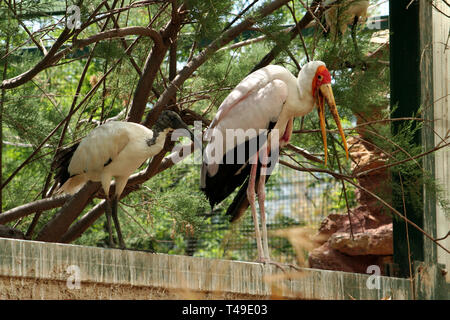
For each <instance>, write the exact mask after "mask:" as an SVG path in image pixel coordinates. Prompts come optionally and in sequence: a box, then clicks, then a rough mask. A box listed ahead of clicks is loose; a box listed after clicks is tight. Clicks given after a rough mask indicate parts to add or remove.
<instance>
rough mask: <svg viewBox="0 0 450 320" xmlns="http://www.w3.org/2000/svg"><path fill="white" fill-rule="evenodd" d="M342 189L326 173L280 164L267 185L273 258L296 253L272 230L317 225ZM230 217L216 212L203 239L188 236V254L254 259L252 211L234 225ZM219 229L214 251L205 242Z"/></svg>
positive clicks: (291, 258)
mask: <svg viewBox="0 0 450 320" xmlns="http://www.w3.org/2000/svg"><path fill="white" fill-rule="evenodd" d="M340 192H341V189H340V185H339V184H338V183H336V181H335V180H333V179H329V178H328V177H327V176H326V175H321V174H314V176H313V175H311V174H310V173H307V172H299V171H295V170H292V169H290V168H288V167H285V166H282V165H279V166H278V168H277V169H276V171H275V172H274V174H273V176H272V177H271V178H270V179H269V182H268V184H267V186H266V201H265V208H266V215H267V229H268V232H269V249H270V253H271V257H273V258H274V259H276V261H280V262H294V260H295V259H296V255H295V252H294V249H293V248H292V246H291V245H290V243H289V241H288V240H287V239H285V238H282V237H276V236H274V235H271V231H274V230H280V229H286V228H290V227H295V226H307V227H313V228H314V227H315V228H317V227H318V226H319V225H320V223H321V222H322V220H323V219H324V218H325V217H326V216H327V215H328V214H329V213H331V212H332V211H333V207H334V206H335V204H336V199H337V198H339V195H340ZM257 209H258V212H259V208H258V207H257ZM227 219H228V217H226V216H224V215H220V214H217V215H213V216H212V218H211V224H208V225H206V227H205V228H204V229H203V230H202V233H203V236H202V239H203V241H199V240H194V239H188V243H187V247H188V250H187V253H188V254H194V252H195V254H196V255H203V256H209V257H216V258H230V259H239V260H246V261H254V260H255V259H256V257H257V247H256V240H255V228H254V224H253V219H252V215H251V214H250V210H247V213H246V214H245V215H244V217H242V218H241V219H240V220H239V221H238V222H237V223H236V224H235V225H231V226H230V225H229V223H228V221H227ZM217 232H225V237H224V240H223V241H222V242H221V243H220V244H219V246H220V249H219V250H216V251H214V248H208V247H205V246H204V244H209V245H210V244H211V243H212V240H214V239H212V237H214V236H216V234H217ZM208 235H210V236H211V238H209V236H208Z"/></svg>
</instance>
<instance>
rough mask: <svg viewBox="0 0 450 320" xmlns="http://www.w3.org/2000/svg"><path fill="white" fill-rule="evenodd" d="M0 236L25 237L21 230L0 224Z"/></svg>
mask: <svg viewBox="0 0 450 320" xmlns="http://www.w3.org/2000/svg"><path fill="white" fill-rule="evenodd" d="M0 238H12V239H25V235H24V234H23V232H22V231H19V230H17V229H14V228H11V227H8V226H4V225H1V224H0Z"/></svg>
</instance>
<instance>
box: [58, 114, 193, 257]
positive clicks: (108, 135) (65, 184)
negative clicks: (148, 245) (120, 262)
mask: <svg viewBox="0 0 450 320" xmlns="http://www.w3.org/2000/svg"><path fill="white" fill-rule="evenodd" d="M181 128H182V129H186V130H188V131H189V134H190V135H191V138H192V139H193V138H194V135H193V133H192V131H190V130H189V129H188V127H187V125H186V124H185V123H184V122H183V121H182V120H181V118H180V117H179V116H178V114H176V113H175V112H173V111H168V110H165V111H163V112H162V113H161V116H160V117H159V118H158V120H157V122H156V124H155V125H154V126H153V129H152V130H150V129H148V128H146V127H145V126H143V125H140V124H137V123H132V122H121V121H110V122H107V123H105V124H103V125H101V126H98V127H97V128H95V129H94V130H92V131H91V132H90V133H89V134H88V135H87V136H86V137H85V138H84V139H83V140H81V142H80V143H79V144H77V145H74V146H72V147H71V148H69V149H67V150H65V151H63V152H62V153H61V154H60V156H59V159H57V162H58V163H59V170H58V173H57V174H56V176H55V180H57V181H59V183H60V188H59V189H58V191H57V193H63V192H64V193H69V194H74V193H76V192H77V191H78V190H80V189H81V187H83V185H84V184H85V183H86V182H87V181H89V180H91V181H100V182H101V184H102V188H103V191H104V192H105V195H106V216H107V227H108V232H109V244H110V246H113V241H112V232H111V216H112V218H113V220H114V224H115V227H116V231H117V236H118V240H119V245H120V247H121V248H122V249H123V248H125V243H124V241H123V238H122V233H121V231H120V225H119V220H118V218H117V202H118V199H119V198H120V195H121V194H122V191H123V189H124V188H125V186H126V184H127V181H128V178H129V176H130V175H131V174H132V173H133V172H134V171H135V170H136V169H137V168H139V167H140V166H141V165H142V164H143V163H144V161H145V160H147V159H148V158H150V157H152V156H154V155H156V154H158V153H159V152H160V151H161V150H162V148H163V147H164V142H165V140H166V135H167V133H168V132H169V131H170V130H173V129H181ZM113 177H114V178H115V182H116V185H115V192H114V195H113V197H112V201H111V199H110V196H109V189H110V185H111V180H112V178H113Z"/></svg>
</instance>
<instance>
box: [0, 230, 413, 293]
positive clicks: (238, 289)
mask: <svg viewBox="0 0 450 320" xmlns="http://www.w3.org/2000/svg"><path fill="white" fill-rule="evenodd" d="M368 279H369V275H363V274H352V273H345V272H336V271H324V270H314V269H302V272H298V271H296V270H295V269H292V268H291V269H287V270H286V272H283V271H281V270H280V269H279V268H277V267H275V266H273V265H261V264H259V263H251V262H240V261H227V260H219V259H204V258H195V257H186V256H175V255H165V254H151V253H147V252H140V251H131V250H118V249H103V248H95V247H83V246H75V245H66V244H57V243H45V242H36V241H26V240H13V239H2V238H0V299H270V298H294V299H382V298H392V299H408V298H409V297H410V283H409V281H407V280H405V279H396V278H389V277H379V279H380V281H379V284H380V286H379V289H377V288H373V289H370V288H368V286H367V280H368ZM371 279H372V278H371ZM369 280H370V279H369ZM370 283H372V284H375V285H376V282H370Z"/></svg>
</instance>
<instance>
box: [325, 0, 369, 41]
mask: <svg viewBox="0 0 450 320" xmlns="http://www.w3.org/2000/svg"><path fill="white" fill-rule="evenodd" d="M335 2H336V0H326V1H324V5H325V6H328V5H331V7H330V9H328V10H327V11H325V20H326V22H327V25H328V26H329V27H330V32H331V34H332V35H335V34H336V31H337V30H339V31H340V32H341V34H344V33H345V31H346V30H347V26H348V24H350V23H354V24H356V23H358V22H359V23H363V22H364V21H366V19H367V9H368V8H369V5H370V2H369V1H367V0H345V1H340V2H339V3H337V4H333V3H335Z"/></svg>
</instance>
